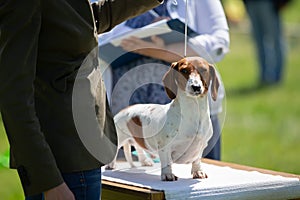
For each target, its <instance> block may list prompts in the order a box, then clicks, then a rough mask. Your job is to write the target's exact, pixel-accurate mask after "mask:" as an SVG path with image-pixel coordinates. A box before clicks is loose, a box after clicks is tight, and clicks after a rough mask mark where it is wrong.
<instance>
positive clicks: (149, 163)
mask: <svg viewBox="0 0 300 200" xmlns="http://www.w3.org/2000/svg"><path fill="white" fill-rule="evenodd" d="M134 147H135V150H136V152H137V155H138V158H139V162H140V163H141V165H142V166H153V161H152V159H151V158H148V157H147V156H146V155H145V151H144V150H143V149H142V148H141V147H140V146H139V145H134Z"/></svg>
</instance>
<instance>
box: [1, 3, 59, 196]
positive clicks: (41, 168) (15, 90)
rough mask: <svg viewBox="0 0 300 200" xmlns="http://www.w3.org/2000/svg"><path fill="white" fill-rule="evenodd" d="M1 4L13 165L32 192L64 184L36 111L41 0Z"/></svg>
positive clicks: (4, 104) (5, 109) (4, 99)
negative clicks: (35, 98)
mask: <svg viewBox="0 0 300 200" xmlns="http://www.w3.org/2000/svg"><path fill="white" fill-rule="evenodd" d="M0 2H1V3H0V19H1V20H0V80H1V84H0V111H1V115H2V119H3V123H4V126H5V129H6V133H7V136H8V140H9V143H10V148H11V155H12V157H13V158H14V161H15V165H16V166H14V167H16V168H17V170H18V173H19V176H20V179H21V182H22V185H23V189H24V192H25V195H27V196H28V195H33V194H36V193H40V192H42V191H45V190H48V189H50V188H53V187H55V186H57V185H59V184H61V183H62V182H63V179H62V177H61V174H60V172H59V170H58V168H57V166H56V162H55V159H54V156H53V154H52V152H51V150H50V148H49V146H48V144H47V142H46V140H45V137H44V134H43V133H42V131H41V129H40V124H39V120H38V118H37V116H36V112H35V104H34V89H33V88H34V87H33V84H34V79H35V71H36V62H37V50H38V38H39V31H40V27H41V9H40V1H39V0H27V1H19V0H1V1H0Z"/></svg>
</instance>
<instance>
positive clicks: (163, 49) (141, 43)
mask: <svg viewBox="0 0 300 200" xmlns="http://www.w3.org/2000/svg"><path fill="white" fill-rule="evenodd" d="M121 47H122V48H123V49H124V50H126V51H131V52H134V53H138V54H140V55H143V56H148V57H151V58H154V59H159V60H163V61H165V62H169V63H171V62H175V61H177V60H179V59H181V58H182V57H183V56H184V43H183V42H178V43H172V44H168V45H166V44H165V43H164V41H163V39H161V38H160V37H158V36H152V37H151V41H145V40H143V39H140V38H137V37H129V38H126V39H123V40H122V42H121ZM195 55H197V53H196V52H195V51H193V50H192V49H191V48H189V47H188V48H187V55H186V56H195Z"/></svg>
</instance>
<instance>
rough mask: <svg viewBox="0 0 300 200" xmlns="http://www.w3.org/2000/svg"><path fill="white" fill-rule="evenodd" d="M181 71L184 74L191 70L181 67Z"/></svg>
mask: <svg viewBox="0 0 300 200" xmlns="http://www.w3.org/2000/svg"><path fill="white" fill-rule="evenodd" d="M180 72H181V73H183V74H187V73H189V71H188V70H187V69H181V70H180Z"/></svg>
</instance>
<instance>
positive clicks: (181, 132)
mask: <svg viewBox="0 0 300 200" xmlns="http://www.w3.org/2000/svg"><path fill="white" fill-rule="evenodd" d="M163 84H164V86H165V89H166V92H167V94H168V96H169V97H170V98H171V99H172V101H171V102H170V103H169V104H166V105H159V104H137V105H133V106H129V107H127V108H125V109H123V110H122V111H120V112H119V113H118V114H117V115H116V116H115V117H114V120H115V124H116V128H117V133H118V138H119V139H118V140H119V147H121V146H124V153H125V156H126V159H127V161H128V162H129V163H130V164H131V166H133V162H132V158H131V155H130V148H129V146H128V144H129V141H134V142H135V143H136V144H138V146H139V147H142V148H143V149H144V150H146V151H148V152H155V153H158V155H159V158H160V161H161V180H163V181H174V180H177V177H176V176H175V175H174V174H173V173H172V163H178V164H187V163H192V170H191V173H192V176H193V178H206V177H207V175H206V174H205V173H204V172H203V171H202V169H201V157H202V153H203V150H204V148H205V147H206V146H207V143H208V140H209V139H210V138H211V136H212V134H213V131H212V124H211V120H210V110H209V101H208V98H209V97H208V94H209V93H208V90H209V87H210V89H211V97H212V99H213V100H214V101H215V100H216V98H217V93H218V88H219V80H218V78H217V76H216V71H215V68H214V67H213V66H212V65H211V64H209V63H208V62H207V61H206V60H205V59H203V58H200V57H187V58H183V59H181V60H180V61H178V62H174V63H172V65H171V68H170V69H169V71H168V72H167V73H166V74H165V75H164V77H163ZM139 147H137V150H138V152H139V153H138V155H139V161H141V162H143V164H144V165H149V164H151V163H149V162H148V161H147V159H146V157H145V155H144V154H143V153H142V152H141V151H142V150H141V149H140V148H139ZM114 162H115V161H113V162H112V163H111V164H110V167H112V168H113V167H114Z"/></svg>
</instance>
